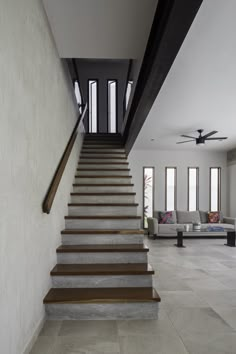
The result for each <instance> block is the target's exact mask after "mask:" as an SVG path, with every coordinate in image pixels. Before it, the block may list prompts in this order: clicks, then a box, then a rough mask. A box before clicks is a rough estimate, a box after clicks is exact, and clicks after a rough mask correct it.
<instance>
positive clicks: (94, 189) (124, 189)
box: [73, 185, 133, 193]
mask: <svg viewBox="0 0 236 354" xmlns="http://www.w3.org/2000/svg"><path fill="white" fill-rule="evenodd" d="M87 192H88V193H102V192H104V193H109V192H111V193H119V192H121V193H131V192H133V187H132V186H96V185H94V186H74V187H73V193H87Z"/></svg>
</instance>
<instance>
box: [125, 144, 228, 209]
mask: <svg viewBox="0 0 236 354" xmlns="http://www.w3.org/2000/svg"><path fill="white" fill-rule="evenodd" d="M199 149H201V148H199ZM129 162H130V169H131V175H132V176H133V183H134V186H135V192H136V193H137V195H136V200H137V202H138V203H139V215H142V210H143V209H142V206H143V167H155V185H154V187H155V189H154V190H155V194H154V197H155V200H154V209H155V210H164V208H165V167H177V209H179V210H187V168H188V167H199V209H201V210H209V168H210V167H221V209H222V211H223V213H224V215H226V214H228V212H229V210H228V208H227V154H226V153H225V152H212V151H204V148H203V150H202V151H199V152H195V151H165V150H132V151H131V153H130V154H129Z"/></svg>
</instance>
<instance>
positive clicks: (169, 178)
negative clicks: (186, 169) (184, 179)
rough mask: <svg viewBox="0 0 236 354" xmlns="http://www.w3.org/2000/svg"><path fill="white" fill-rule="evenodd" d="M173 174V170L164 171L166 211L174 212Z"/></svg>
mask: <svg viewBox="0 0 236 354" xmlns="http://www.w3.org/2000/svg"><path fill="white" fill-rule="evenodd" d="M175 174H176V169H175V168H172V167H168V168H167V169H166V210H175V192H176V191H175V188H176V185H175Z"/></svg>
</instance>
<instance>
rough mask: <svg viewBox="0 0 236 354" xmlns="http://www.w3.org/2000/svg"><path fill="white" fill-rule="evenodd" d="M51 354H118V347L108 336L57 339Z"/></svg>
mask: <svg viewBox="0 0 236 354" xmlns="http://www.w3.org/2000/svg"><path fill="white" fill-rule="evenodd" d="M41 354H44V353H41ZM53 354H120V345H119V341H118V339H116V338H110V337H109V336H106V337H84V338H78V337H58V339H57V342H56V345H55V348H54V351H53Z"/></svg>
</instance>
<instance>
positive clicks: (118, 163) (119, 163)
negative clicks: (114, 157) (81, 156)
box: [78, 161, 129, 165]
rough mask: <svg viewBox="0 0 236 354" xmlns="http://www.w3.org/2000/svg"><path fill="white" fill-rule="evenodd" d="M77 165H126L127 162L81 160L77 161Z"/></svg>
mask: <svg viewBox="0 0 236 354" xmlns="http://www.w3.org/2000/svg"><path fill="white" fill-rule="evenodd" d="M78 163H79V165H128V164H129V163H128V162H114V161H112V162H104V161H103V162H100V161H98V162H97V161H96V162H89V161H87V162H83V161H79V162H78Z"/></svg>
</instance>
